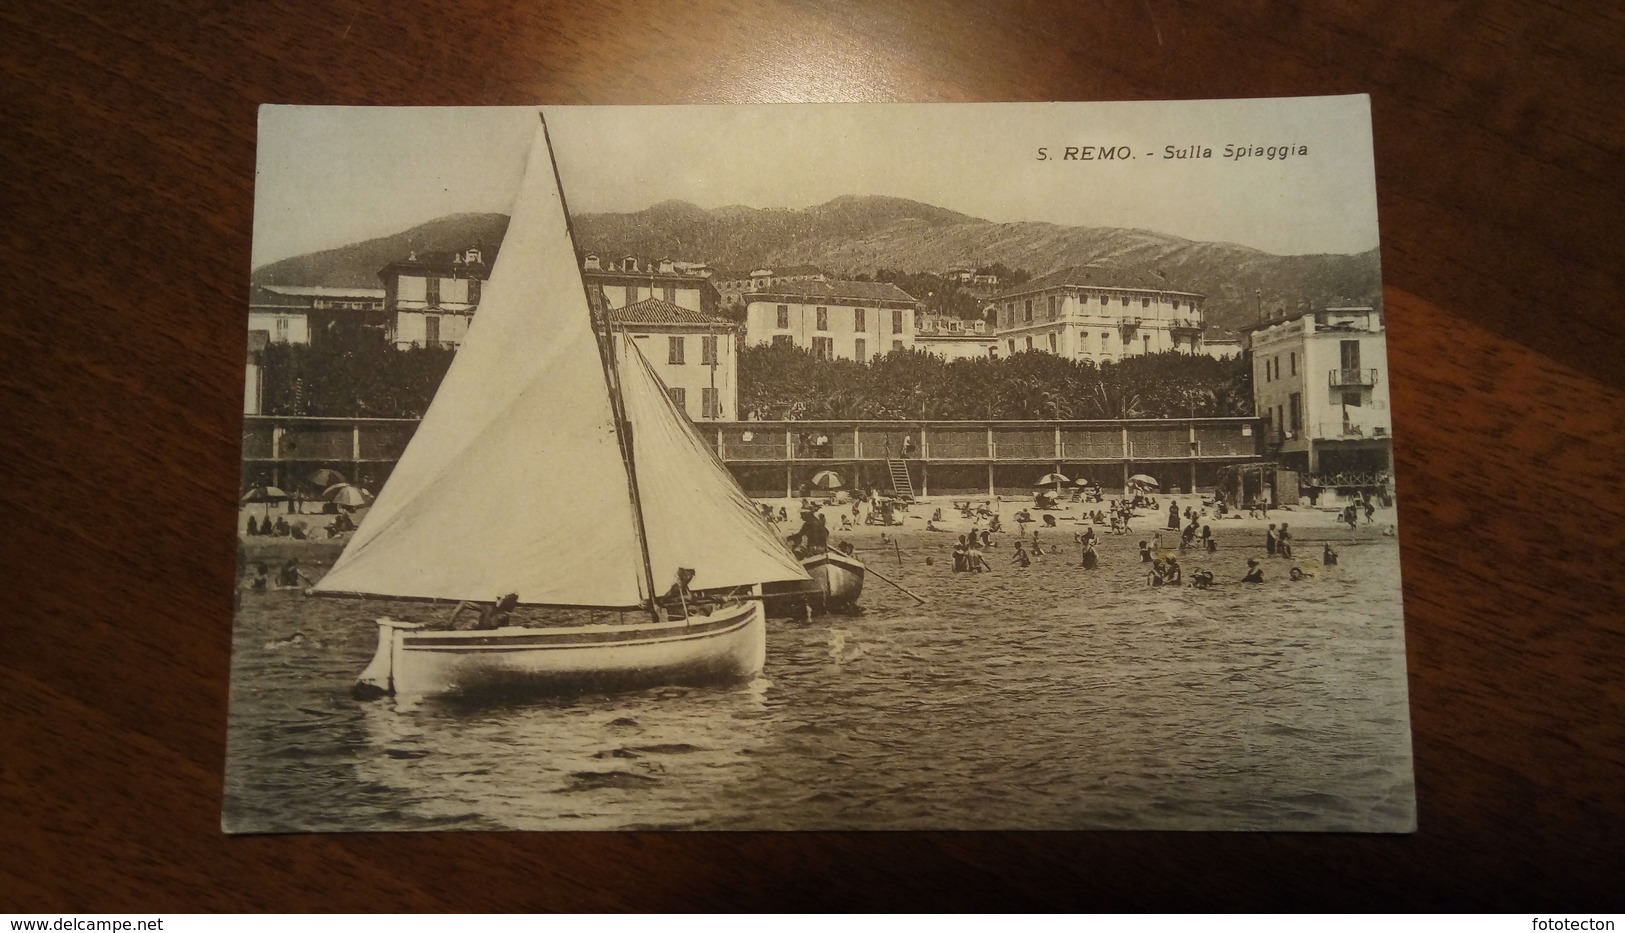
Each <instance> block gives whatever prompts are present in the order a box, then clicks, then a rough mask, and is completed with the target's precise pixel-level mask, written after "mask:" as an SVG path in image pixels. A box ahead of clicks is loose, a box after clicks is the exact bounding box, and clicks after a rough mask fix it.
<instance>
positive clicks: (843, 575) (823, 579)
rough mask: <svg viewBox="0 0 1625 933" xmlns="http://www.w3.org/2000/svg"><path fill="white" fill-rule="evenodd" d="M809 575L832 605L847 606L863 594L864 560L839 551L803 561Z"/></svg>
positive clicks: (827, 601)
mask: <svg viewBox="0 0 1625 933" xmlns="http://www.w3.org/2000/svg"><path fill="white" fill-rule="evenodd" d="M801 566H802V568H803V569H805V570H806V571H807V575H808V576H810V577H812V578H813V581H814V582H816V583H817V584H818V586H819V588H820V589H822V590H823V591H824V601H825V602H826V603H827V604H829V605H832V606H845V605H850V604H851V603H855V602H857V601H858V597H859V596H862V595H863V575H864V569H865V568H864V566H863V561H860V560H858V559H857V558H855V557H848V556H846V555H845V554H842V553H840V552H838V551H830V552H828V553H825V554H815V555H813V556H812V557H809V558H807V559H805V560H803V561H802V562H801Z"/></svg>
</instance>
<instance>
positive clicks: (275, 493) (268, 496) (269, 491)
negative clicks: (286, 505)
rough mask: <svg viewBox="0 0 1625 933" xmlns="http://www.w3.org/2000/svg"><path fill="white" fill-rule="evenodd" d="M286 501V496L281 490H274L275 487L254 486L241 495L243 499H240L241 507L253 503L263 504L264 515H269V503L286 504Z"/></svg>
mask: <svg viewBox="0 0 1625 933" xmlns="http://www.w3.org/2000/svg"><path fill="white" fill-rule="evenodd" d="M287 501H288V494H287V493H285V492H283V491H282V490H280V489H278V488H276V487H275V486H255V487H254V488H252V489H250V490H249V491H248V492H245V493H243V498H242V504H243V505H249V504H250V503H254V502H263V503H265V514H266V515H270V514H271V503H273V502H287Z"/></svg>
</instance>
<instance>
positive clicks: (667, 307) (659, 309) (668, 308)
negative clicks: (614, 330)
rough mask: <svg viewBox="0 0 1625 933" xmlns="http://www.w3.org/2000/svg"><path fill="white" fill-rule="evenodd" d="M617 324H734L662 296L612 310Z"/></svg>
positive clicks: (612, 316)
mask: <svg viewBox="0 0 1625 933" xmlns="http://www.w3.org/2000/svg"><path fill="white" fill-rule="evenodd" d="M610 317H611V318H612V319H613V320H614V322H615V323H617V324H720V325H726V326H729V327H731V326H733V322H731V321H728V320H726V319H724V318H719V317H712V316H711V315H709V314H702V313H700V312H699V311H690V310H689V309H687V308H682V307H678V306H677V305H674V304H672V303H671V302H669V301H665V300H663V299H660V298H645V299H644V300H642V301H639V302H635V303H633V304H629V305H627V306H626V307H624V308H615V309H613V310H611V311H610Z"/></svg>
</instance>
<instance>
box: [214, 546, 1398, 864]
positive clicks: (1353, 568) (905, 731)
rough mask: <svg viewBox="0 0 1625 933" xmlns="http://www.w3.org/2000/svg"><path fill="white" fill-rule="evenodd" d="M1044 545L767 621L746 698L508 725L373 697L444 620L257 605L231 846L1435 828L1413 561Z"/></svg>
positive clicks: (291, 603)
mask: <svg viewBox="0 0 1625 933" xmlns="http://www.w3.org/2000/svg"><path fill="white" fill-rule="evenodd" d="M1042 536H1043V540H1044V541H1045V546H1046V547H1048V546H1049V545H1050V543H1051V542H1053V543H1054V544H1056V545H1060V544H1062V543H1063V541H1065V542H1067V543H1068V546H1067V547H1063V548H1062V549H1061V550H1060V552H1059V553H1051V554H1050V555H1047V556H1045V557H1043V558H1040V559H1039V560H1038V561H1037V562H1035V564H1034V566H1032V567H1030V568H1026V569H1020V568H1017V567H1015V566H1014V565H1013V564H1010V563H1009V562H1008V560H1009V555H1010V553H1011V551H1010V546H1009V544H1008V542H1005V543H1004V544H1003V545H1002V546H1001V547H997V548H994V549H993V550H991V551H990V552H989V555H990V557H991V559H992V561H993V564H994V567H995V572H994V573H992V574H982V575H971V574H953V573H951V572H949V569H948V563H949V562H948V560H947V559H946V558H947V553H948V549H949V547H950V545H951V542H952V540H953V538H954V536H953V535H931V534H927V533H924V532H914V533H910V534H907V535H905V537H904V539H903V546H902V548H901V550H900V551H893V550H891V549H886V550H884V551H883V550H880V549H879V543H878V542H877V541H873V540H871V541H869V542H867V543H868V545H869V547H870V549H869V550H861V549H860V556H862V557H863V558H865V559H866V560H867V561H869V562H870V563H871V564H872V566H874V567H875V568H876V569H877V570H879V571H880V572H881V573H884V574H886V575H887V576H889V577H892V578H893V579H896V580H898V581H899V582H901V583H903V584H904V585H906V586H908V587H910V588H911V589H913V590H915V591H916V592H918V593H920V594H921V595H922V596H925V597H926V598H928V599H929V600H930V603H929V604H928V605H925V606H916V605H915V604H914V603H913V602H912V601H911V600H909V599H907V598H906V597H904V596H902V595H901V594H900V593H898V592H897V591H896V590H894V589H892V588H891V587H889V586H887V585H886V584H885V583H883V582H881V581H880V580H877V579H874V578H873V577H871V578H870V580H869V581H868V583H867V585H866V587H865V592H864V598H863V603H864V606H865V611H864V612H863V613H862V614H859V615H851V616H823V617H819V618H817V619H815V620H814V621H813V622H811V623H806V622H801V621H784V620H769V622H768V661H767V669H766V671H765V672H764V674H763V676H762V677H760V678H758V679H757V680H755V681H754V682H751V683H748V684H742V685H737V686H731V687H719V688H712V689H695V688H682V689H677V688H668V689H655V690H648V691H644V692H641V693H632V694H621V695H615V696H587V697H577V698H571V699H558V700H543V701H532V702H528V703H526V704H523V705H515V706H508V707H502V706H469V705H464V704H459V703H456V702H447V701H442V700H423V701H417V702H415V703H408V702H406V701H397V700H394V699H383V700H373V701H366V702H362V701H357V700H353V699H351V698H350V695H349V690H350V687H351V685H352V684H353V682H354V679H355V676H356V674H357V673H359V671H360V670H361V668H362V667H363V666H364V665H365V663H366V662H367V660H368V659H369V658H370V657H371V654H372V650H373V647H374V645H375V643H376V631H377V629H376V627H375V626H374V625H373V623H372V620H373V618H374V617H376V616H377V615H381V614H386V613H387V614H392V615H395V616H397V617H404V618H411V617H413V616H414V615H417V616H420V617H421V616H423V615H424V613H425V612H426V611H427V610H425V609H424V608H422V607H420V606H419V607H414V606H411V605H408V604H398V603H397V604H391V603H367V604H365V605H362V604H360V603H356V602H349V601H342V600H326V599H309V598H306V597H304V596H303V595H301V594H300V593H298V592H297V591H274V592H269V593H254V592H247V591H245V592H243V594H242V609H241V611H240V613H239V615H238V620H237V625H236V633H235V658H234V670H233V677H232V681H233V683H232V709H231V731H230V740H229V741H230V749H229V761H228V765H227V782H226V806H225V824H226V827H227V828H228V829H230V830H233V831H239V832H276V831H300V830H378V829H385V830H389V829H398V830H422V829H583V830H603V829H652V828H660V829H665V828H673V829H677V828H683V829H832V828H841V829H927V828H964V829H989V828H1034V829H1040V828H1047V829H1065V828H1071V829H1082V828H1124V829H1129V828H1133V829H1291V830H1376V831H1405V830H1408V829H1410V828H1412V825H1413V821H1414V809H1415V808H1414V792H1413V785H1412V771H1411V750H1410V729H1409V719H1408V712H1407V705H1406V692H1405V653H1404V642H1403V627H1402V623H1401V612H1400V595H1399V560H1398V548H1397V545H1396V543H1395V540H1394V539H1393V538H1385V537H1382V536H1380V535H1378V534H1376V533H1375V531H1373V530H1372V529H1370V528H1364V527H1363V528H1361V529H1359V533H1358V534H1351V533H1350V532H1348V531H1347V530H1342V529H1339V530H1335V531H1334V530H1331V529H1316V530H1315V531H1314V532H1311V533H1304V532H1300V537H1299V541H1298V548H1299V553H1300V556H1302V557H1304V558H1308V557H1313V558H1314V559H1313V560H1307V559H1306V560H1300V561H1299V563H1300V564H1301V565H1302V566H1304V567H1305V568H1306V569H1313V570H1314V571H1316V573H1317V575H1316V576H1315V577H1313V578H1310V579H1307V580H1304V581H1302V582H1297V583H1293V582H1289V581H1288V580H1287V569H1288V567H1289V566H1291V564H1290V563H1289V562H1287V561H1283V560H1274V559H1272V560H1268V561H1266V562H1265V569H1266V573H1267V575H1268V579H1267V581H1266V582H1265V584H1264V585H1262V586H1242V585H1238V584H1236V583H1234V582H1233V581H1236V580H1239V579H1240V577H1241V576H1242V574H1243V572H1244V571H1245V563H1246V558H1248V557H1259V558H1263V548H1262V547H1261V546H1258V543H1257V542H1258V537H1257V533H1256V532H1254V533H1253V534H1252V535H1251V536H1248V535H1247V534H1242V533H1237V534H1231V535H1222V536H1221V540H1222V541H1223V543H1224V546H1223V547H1222V548H1221V550H1220V551H1219V553H1218V554H1217V555H1216V556H1215V557H1214V558H1211V559H1204V560H1187V561H1185V562H1184V563H1185V566H1186V570H1187V575H1188V574H1189V572H1190V571H1191V570H1193V569H1195V568H1196V567H1201V566H1205V567H1208V568H1210V569H1213V570H1214V571H1215V572H1216V574H1217V575H1218V577H1219V579H1220V580H1221V581H1224V582H1225V585H1223V586H1220V587H1218V588H1215V589H1212V590H1208V591H1198V590H1194V589H1191V588H1188V587H1187V588H1183V589H1171V588H1164V589H1155V590H1153V589H1149V588H1147V587H1145V586H1144V583H1143V579H1142V573H1143V567H1142V565H1141V564H1140V562H1139V558H1138V555H1137V553H1136V549H1135V543H1136V541H1135V538H1137V537H1144V536H1145V535H1135V536H1130V537H1127V538H1121V537H1119V538H1108V539H1107V540H1106V541H1105V542H1104V546H1103V547H1102V549H1101V551H1102V560H1101V567H1100V569H1098V570H1096V571H1093V572H1085V571H1083V570H1081V569H1078V568H1077V566H1076V564H1077V562H1078V560H1077V553H1076V546H1075V545H1070V539H1071V530H1062V531H1055V532H1045V533H1042ZM1317 536H1318V537H1317ZM1320 538H1329V539H1332V540H1334V541H1336V542H1337V543H1338V545H1339V547H1340V548H1341V551H1342V561H1341V565H1340V566H1338V567H1336V568H1331V570H1330V572H1322V571H1321V569H1320V567H1319V548H1318V546H1313V547H1311V546H1310V545H1311V543H1312V542H1315V541H1318V540H1319V539H1320ZM927 556H931V557H934V558H935V566H928V565H926V563H925V558H926V557H927ZM899 557H900V561H901V563H899ZM306 567H307V570H314V571H316V572H320V571H322V570H325V569H326V568H325V566H322V565H321V564H319V563H317V564H311V563H310V562H307V564H306ZM441 611H444V610H441ZM295 632H298V633H301V634H302V636H303V637H302V638H293V637H292V636H293V635H294V633H295Z"/></svg>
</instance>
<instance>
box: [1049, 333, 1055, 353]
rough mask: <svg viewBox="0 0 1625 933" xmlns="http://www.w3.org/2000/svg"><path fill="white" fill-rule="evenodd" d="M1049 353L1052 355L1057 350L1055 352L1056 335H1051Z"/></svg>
mask: <svg viewBox="0 0 1625 933" xmlns="http://www.w3.org/2000/svg"><path fill="white" fill-rule="evenodd" d="M1049 352H1051V353H1054V352H1056V350H1055V335H1054V334H1050V335H1049Z"/></svg>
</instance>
